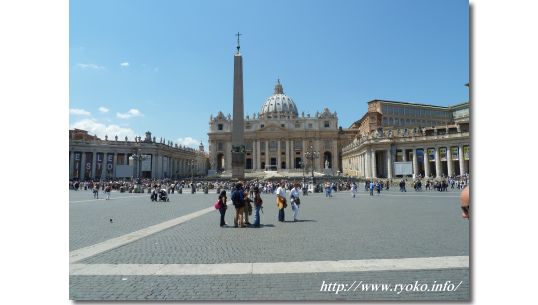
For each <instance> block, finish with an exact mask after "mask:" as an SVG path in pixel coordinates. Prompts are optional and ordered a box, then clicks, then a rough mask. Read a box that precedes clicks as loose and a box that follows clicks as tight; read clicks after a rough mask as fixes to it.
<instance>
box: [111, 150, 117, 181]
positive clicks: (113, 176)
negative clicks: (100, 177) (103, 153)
mask: <svg viewBox="0 0 538 305" xmlns="http://www.w3.org/2000/svg"><path fill="white" fill-rule="evenodd" d="M117 165H118V153H117V152H115V153H114V157H113V161H112V178H116V166H117Z"/></svg>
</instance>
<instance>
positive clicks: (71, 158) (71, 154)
mask: <svg viewBox="0 0 538 305" xmlns="http://www.w3.org/2000/svg"><path fill="white" fill-rule="evenodd" d="M74 164H75V152H74V151H69V179H72V178H73V171H74V169H73V167H74Z"/></svg>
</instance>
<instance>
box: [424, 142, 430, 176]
mask: <svg viewBox="0 0 538 305" xmlns="http://www.w3.org/2000/svg"><path fill="white" fill-rule="evenodd" d="M424 176H425V177H426V178H429V177H430V159H429V158H428V149H427V148H424Z"/></svg>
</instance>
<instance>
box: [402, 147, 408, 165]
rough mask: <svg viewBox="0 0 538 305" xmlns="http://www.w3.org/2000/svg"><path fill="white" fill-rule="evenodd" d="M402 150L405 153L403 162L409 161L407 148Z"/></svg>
mask: <svg viewBox="0 0 538 305" xmlns="http://www.w3.org/2000/svg"><path fill="white" fill-rule="evenodd" d="M402 152H403V155H402V158H403V162H407V150H406V149H405V148H403V149H402Z"/></svg>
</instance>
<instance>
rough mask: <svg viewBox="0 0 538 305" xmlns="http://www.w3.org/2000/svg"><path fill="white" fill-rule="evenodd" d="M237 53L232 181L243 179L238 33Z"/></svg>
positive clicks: (241, 96) (235, 56)
mask: <svg viewBox="0 0 538 305" xmlns="http://www.w3.org/2000/svg"><path fill="white" fill-rule="evenodd" d="M236 36H237V53H235V55H234V97H233V102H234V105H233V122H232V179H239V180H242V179H244V178H245V140H244V133H245V130H244V128H245V127H244V118H243V57H242V56H241V53H240V52H239V48H240V46H239V36H241V34H239V32H238V33H237V34H236Z"/></svg>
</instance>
